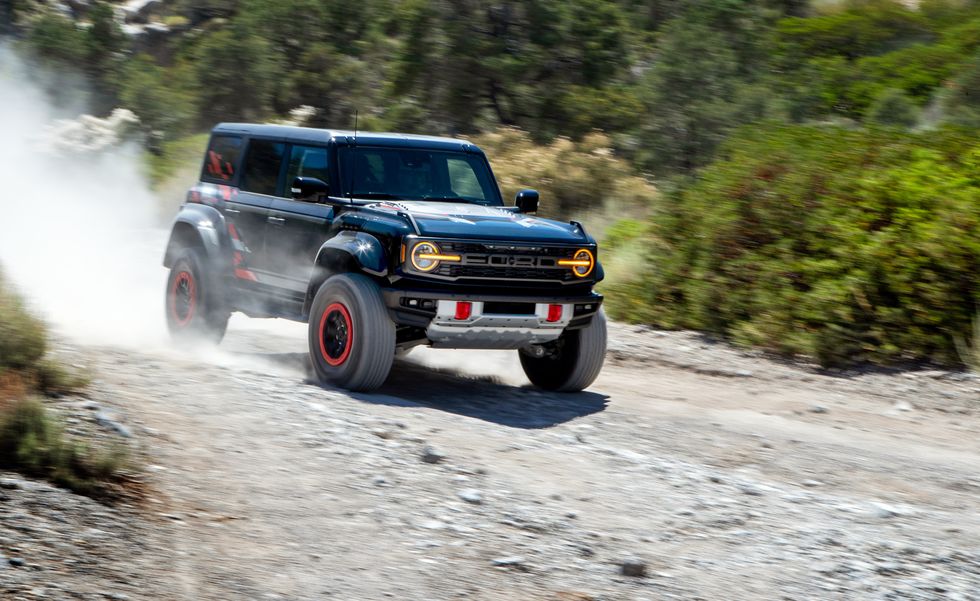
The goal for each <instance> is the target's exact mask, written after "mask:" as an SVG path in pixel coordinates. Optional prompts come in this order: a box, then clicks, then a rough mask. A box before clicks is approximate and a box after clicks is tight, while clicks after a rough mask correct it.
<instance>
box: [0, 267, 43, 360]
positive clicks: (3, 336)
mask: <svg viewBox="0 0 980 601" xmlns="http://www.w3.org/2000/svg"><path fill="white" fill-rule="evenodd" d="M47 346H48V343H47V331H46V329H45V327H44V323H42V322H41V320H39V319H37V318H36V317H34V316H33V315H31V314H30V313H29V312H28V311H27V310H26V309H25V308H24V305H23V303H22V302H21V300H20V298H18V297H17V296H16V295H15V294H14V293H13V291H11V290H10V289H9V288H8V285H7V284H6V282H5V280H4V279H3V274H2V273H0V373H2V372H4V371H6V370H18V371H21V370H26V369H28V368H31V367H33V366H34V365H36V364H37V363H38V362H39V361H40V360H41V358H42V357H43V356H44V353H45V352H47Z"/></svg>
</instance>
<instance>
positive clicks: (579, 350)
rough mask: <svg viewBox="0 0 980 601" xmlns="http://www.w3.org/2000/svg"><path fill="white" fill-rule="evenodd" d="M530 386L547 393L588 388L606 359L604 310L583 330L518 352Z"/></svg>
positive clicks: (564, 333)
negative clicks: (532, 385)
mask: <svg viewBox="0 0 980 601" xmlns="http://www.w3.org/2000/svg"><path fill="white" fill-rule="evenodd" d="M518 354H519V355H520V358H521V367H523V368H524V373H525V374H527V377H528V379H529V380H531V383H532V384H534V385H535V386H538V387H540V388H544V389H546V390H555V391H559V392H578V391H579V390H583V389H585V388H586V387H588V386H589V385H590V384H592V382H594V381H595V379H596V378H598V377H599V372H600V371H601V370H602V364H603V362H604V361H605V359H606V315H605V313H603V311H602V309H599V312H598V313H596V315H595V317H593V318H592V322H591V323H589V325H587V326H586V327H584V328H582V329H580V330H566V331H565V332H563V333H562V335H561V337H560V338H559V339H558V340H556V341H555V342H551V343H548V344H541V345H536V346H532V347H530V348H527V349H521V350H520V351H518Z"/></svg>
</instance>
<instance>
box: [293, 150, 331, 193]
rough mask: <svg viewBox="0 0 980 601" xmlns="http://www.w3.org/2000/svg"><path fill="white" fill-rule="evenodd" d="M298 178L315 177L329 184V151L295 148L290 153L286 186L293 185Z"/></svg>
mask: <svg viewBox="0 0 980 601" xmlns="http://www.w3.org/2000/svg"><path fill="white" fill-rule="evenodd" d="M297 177H315V178H316V179H318V180H321V181H323V182H324V183H327V184H329V183H330V171H329V168H328V167H327V149H326V148H323V147H322V146H293V149H292V151H291V152H290V153H289V172H288V173H287V174H286V185H287V186H289V185H291V184H292V182H293V180H294V179H296V178H297Z"/></svg>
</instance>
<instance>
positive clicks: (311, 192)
mask: <svg viewBox="0 0 980 601" xmlns="http://www.w3.org/2000/svg"><path fill="white" fill-rule="evenodd" d="M290 191H291V192H292V193H293V198H294V199H295V200H312V201H317V200H319V199H320V196H326V195H328V194H330V186H329V185H328V184H327V182H325V181H323V180H322V179H317V178H315V177H297V178H296V179H294V180H293V185H292V186H291V188H290Z"/></svg>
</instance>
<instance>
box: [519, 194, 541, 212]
mask: <svg viewBox="0 0 980 601" xmlns="http://www.w3.org/2000/svg"><path fill="white" fill-rule="evenodd" d="M514 204H516V205H517V212H518V213H537V212H538V191H537V190H521V191H520V192H518V193H517V197H516V198H515V199H514Z"/></svg>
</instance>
